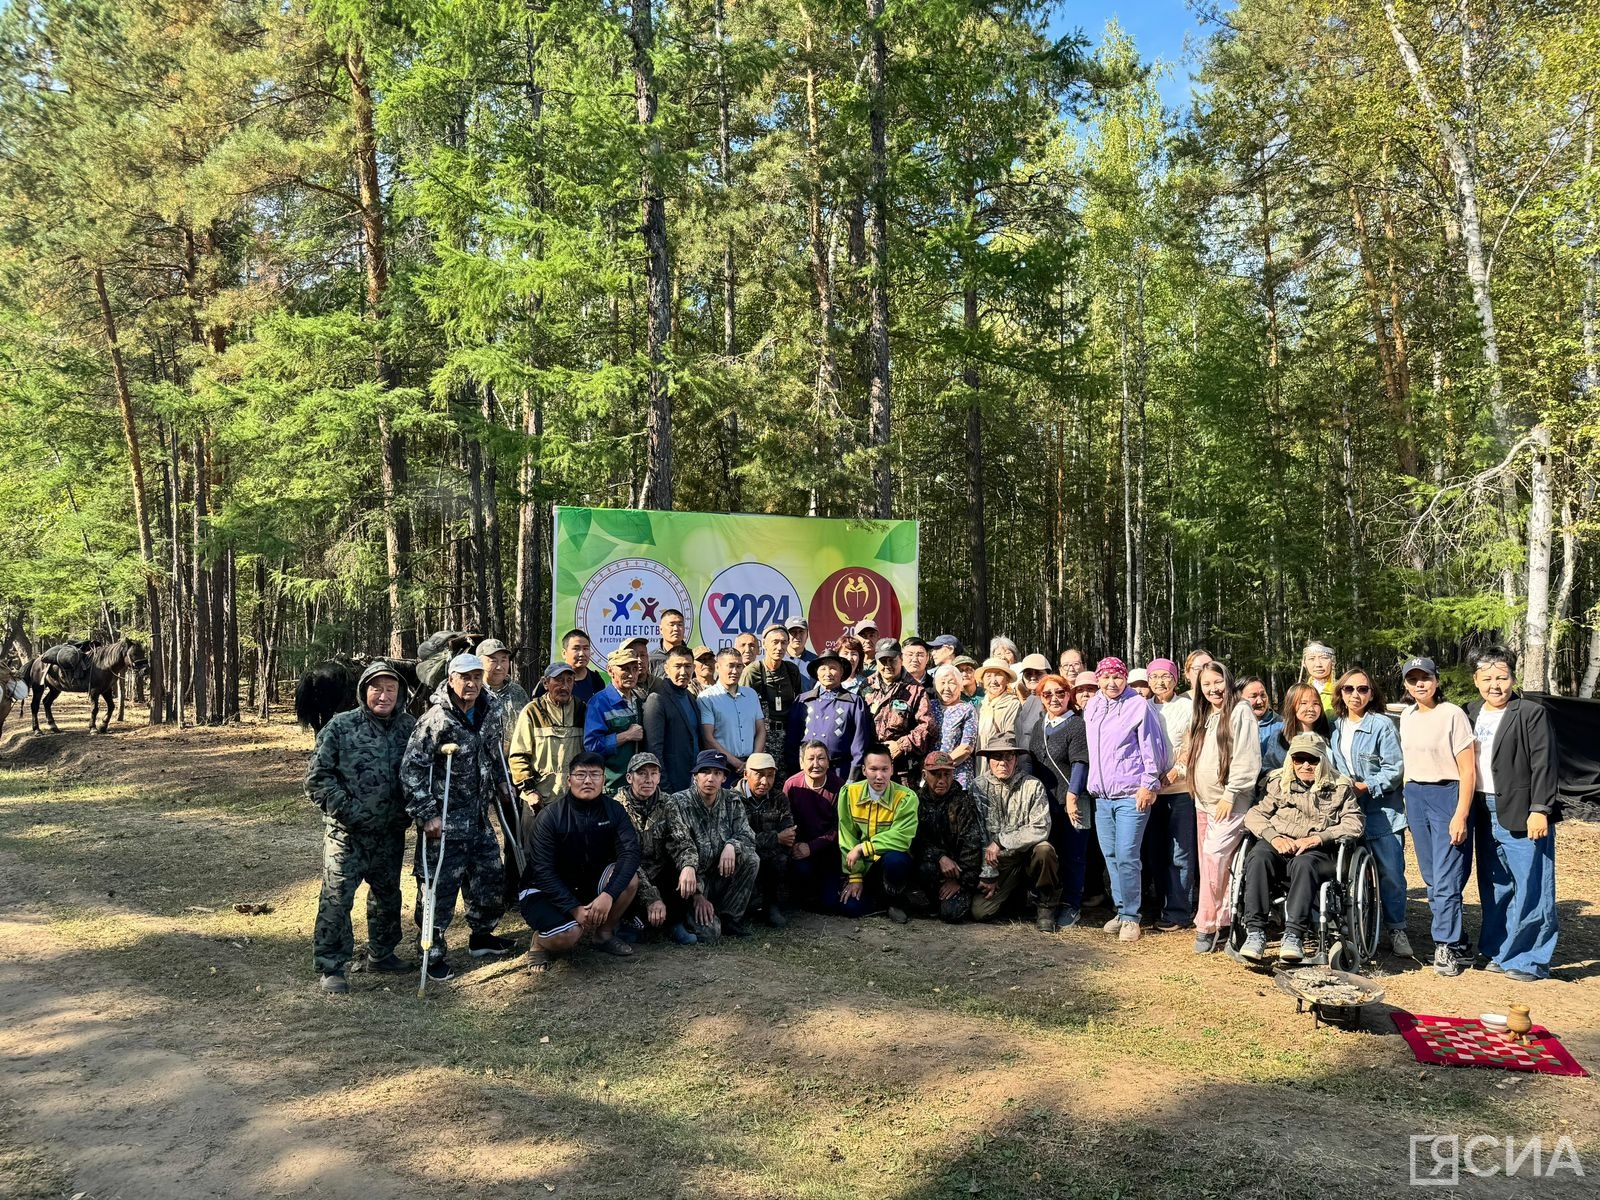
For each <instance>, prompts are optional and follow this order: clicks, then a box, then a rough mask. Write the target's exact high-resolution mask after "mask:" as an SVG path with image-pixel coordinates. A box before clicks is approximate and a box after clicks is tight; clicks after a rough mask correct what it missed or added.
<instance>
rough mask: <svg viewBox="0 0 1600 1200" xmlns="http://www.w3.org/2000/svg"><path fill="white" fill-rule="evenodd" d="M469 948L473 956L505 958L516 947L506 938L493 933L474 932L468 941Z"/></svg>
mask: <svg viewBox="0 0 1600 1200" xmlns="http://www.w3.org/2000/svg"><path fill="white" fill-rule="evenodd" d="M467 949H468V950H469V951H470V952H471V954H472V957H473V958H503V957H505V956H506V955H507V954H510V953H511V951H512V950H513V949H514V947H513V946H512V945H511V943H510V942H508V941H506V939H505V938H503V937H495V935H494V934H492V933H474V934H473V935H472V937H471V938H470V939H468V941H467Z"/></svg>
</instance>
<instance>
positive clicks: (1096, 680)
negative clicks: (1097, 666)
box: [1072, 671, 1100, 691]
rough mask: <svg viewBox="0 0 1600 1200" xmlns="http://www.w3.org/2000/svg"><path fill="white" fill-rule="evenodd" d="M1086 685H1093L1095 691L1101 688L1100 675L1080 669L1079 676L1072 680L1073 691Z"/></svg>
mask: <svg viewBox="0 0 1600 1200" xmlns="http://www.w3.org/2000/svg"><path fill="white" fill-rule="evenodd" d="M1086 687H1092V688H1094V690H1095V691H1099V690H1100V677H1099V676H1098V675H1096V674H1095V673H1094V672H1093V671H1079V672H1078V677H1077V678H1076V679H1074V680H1073V681H1072V690H1073V691H1077V690H1078V689H1079V688H1086Z"/></svg>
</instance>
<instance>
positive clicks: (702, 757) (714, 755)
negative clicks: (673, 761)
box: [693, 750, 733, 776]
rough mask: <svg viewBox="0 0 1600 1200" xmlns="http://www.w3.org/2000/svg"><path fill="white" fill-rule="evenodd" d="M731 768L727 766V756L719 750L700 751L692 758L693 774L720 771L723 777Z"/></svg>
mask: <svg viewBox="0 0 1600 1200" xmlns="http://www.w3.org/2000/svg"><path fill="white" fill-rule="evenodd" d="M732 769H733V768H732V767H730V766H729V765H728V756H727V755H726V754H723V753H722V752H721V751H720V750H702V751H700V753H699V754H697V755H695V758H694V772H693V773H694V774H696V775H698V774H700V772H702V771H721V772H722V774H723V775H724V776H726V775H727V774H728V772H729V771H730V770H732Z"/></svg>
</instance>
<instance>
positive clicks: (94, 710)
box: [89, 688, 100, 733]
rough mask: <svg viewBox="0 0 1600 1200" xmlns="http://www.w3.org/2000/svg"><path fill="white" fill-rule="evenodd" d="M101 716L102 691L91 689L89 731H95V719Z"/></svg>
mask: <svg viewBox="0 0 1600 1200" xmlns="http://www.w3.org/2000/svg"><path fill="white" fill-rule="evenodd" d="M99 716H100V693H99V692H97V691H95V690H94V689H93V688H90V689H89V732H90V733H93V732H94V723H95V720H96V719H97V718H98V717H99Z"/></svg>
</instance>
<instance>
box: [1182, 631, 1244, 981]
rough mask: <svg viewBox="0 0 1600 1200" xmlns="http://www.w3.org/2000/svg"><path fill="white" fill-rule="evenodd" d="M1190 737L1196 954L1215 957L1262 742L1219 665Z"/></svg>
mask: <svg viewBox="0 0 1600 1200" xmlns="http://www.w3.org/2000/svg"><path fill="white" fill-rule="evenodd" d="M1195 691H1196V693H1197V695H1196V696H1195V700H1194V713H1193V715H1192V716H1191V718H1190V720H1189V727H1188V730H1187V731H1186V732H1185V733H1184V735H1183V741H1182V744H1181V745H1180V746H1179V747H1178V755H1177V759H1178V770H1179V772H1180V773H1181V774H1182V776H1183V777H1184V782H1185V783H1186V784H1187V785H1188V789H1189V792H1190V794H1192V795H1193V796H1194V808H1195V822H1196V825H1197V831H1196V834H1197V840H1198V842H1199V849H1200V908H1199V911H1198V912H1197V913H1196V914H1195V921H1194V923H1195V938H1194V952H1195V953H1196V954H1209V953H1211V951H1213V950H1215V949H1216V948H1217V947H1218V946H1219V945H1224V944H1226V942H1227V936H1226V930H1227V928H1228V926H1229V925H1230V924H1231V923H1232V921H1233V914H1232V913H1231V912H1229V911H1228V876H1229V873H1230V872H1231V871H1232V869H1233V856H1234V854H1235V853H1236V852H1237V851H1238V849H1239V843H1240V842H1241V841H1242V840H1243V838H1244V814H1245V810H1246V809H1247V808H1249V807H1250V804H1251V801H1252V800H1253V799H1254V798H1255V790H1256V776H1257V775H1258V774H1259V773H1260V771H1261V742H1260V740H1259V739H1258V738H1257V736H1256V719H1255V714H1254V713H1252V712H1251V711H1250V706H1249V705H1248V704H1246V703H1245V702H1244V701H1243V700H1241V699H1239V697H1238V693H1237V692H1236V691H1235V690H1234V686H1233V676H1232V675H1231V674H1230V673H1229V671H1228V668H1227V667H1226V666H1224V665H1223V664H1222V663H1219V662H1209V663H1206V664H1205V665H1204V666H1202V667H1201V668H1200V670H1199V673H1198V676H1197V678H1196V680H1195Z"/></svg>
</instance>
